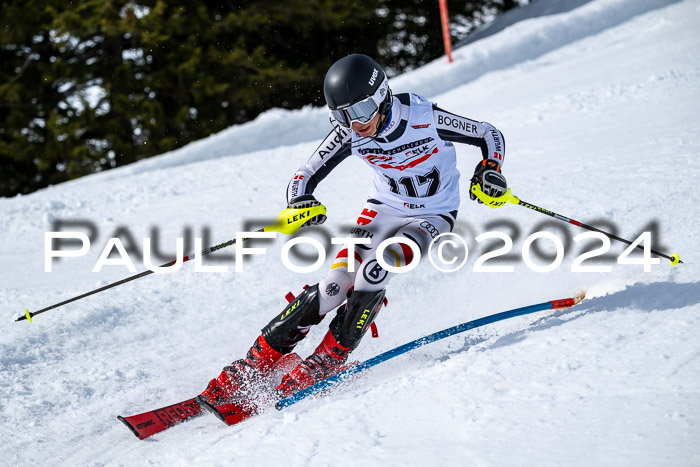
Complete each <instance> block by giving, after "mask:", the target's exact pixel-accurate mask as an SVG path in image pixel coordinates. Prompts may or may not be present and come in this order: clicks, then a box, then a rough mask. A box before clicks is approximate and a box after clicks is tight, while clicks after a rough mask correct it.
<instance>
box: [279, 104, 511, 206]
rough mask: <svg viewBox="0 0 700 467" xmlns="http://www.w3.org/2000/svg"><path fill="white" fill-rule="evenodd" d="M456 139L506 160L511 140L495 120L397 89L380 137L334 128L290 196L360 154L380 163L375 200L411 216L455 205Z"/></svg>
mask: <svg viewBox="0 0 700 467" xmlns="http://www.w3.org/2000/svg"><path fill="white" fill-rule="evenodd" d="M452 142H459V143H466V144H471V145H474V146H478V147H480V148H481V154H482V157H483V158H484V159H494V160H496V161H498V162H499V163H500V164H501V166H502V165H503V161H504V156H505V141H504V139H503V135H502V134H501V132H500V131H498V130H497V129H496V128H495V127H494V126H492V125H491V124H489V123H486V122H476V121H474V120H470V119H468V118H464V117H460V116H459V115H455V114H452V113H449V112H446V111H444V110H442V109H440V108H438V107H437V106H436V105H435V104H433V103H432V102H430V101H428V100H427V99H425V98H423V97H421V96H418V95H416V94H397V95H395V96H394V102H393V105H392V108H391V114H390V120H389V123H388V124H387V125H386V127H385V128H383V129H382V131H381V132H380V134H379V135H378V136H377V137H376V138H361V137H360V136H358V135H357V134H356V133H355V132H354V131H348V130H345V129H343V127H341V126H337V127H336V128H334V129H333V130H332V131H331V132H330V133H329V134H328V136H327V137H326V139H325V140H324V141H323V142H322V143H321V145H320V146H319V147H318V148H317V149H316V150H315V151H314V153H313V154H312V155H311V158H310V159H309V160H308V161H307V162H306V164H304V166H302V167H301V168H299V170H297V172H296V173H295V174H294V176H293V177H292V180H291V181H290V183H289V185H288V187H287V201H288V202H289V201H292V200H293V199H294V198H296V197H298V196H301V195H305V194H311V193H313V191H314V189H315V188H316V185H317V184H318V183H319V182H320V181H321V180H322V179H323V178H324V177H326V175H328V174H329V173H330V171H331V170H333V169H334V168H335V167H336V166H337V165H338V164H339V163H340V162H342V161H343V160H344V159H345V158H346V157H348V156H350V155H354V156H357V157H359V158H361V159H362V160H363V161H365V162H366V163H367V164H369V166H370V167H372V169H374V185H373V187H372V190H371V192H370V193H369V201H370V202H375V203H381V204H385V205H387V206H390V207H392V208H394V209H396V210H399V211H401V212H403V213H405V214H406V215H409V216H416V215H423V214H439V213H445V212H450V211H454V210H456V209H457V208H458V207H459V171H458V170H457V161H456V155H455V149H454V146H453V145H452Z"/></svg>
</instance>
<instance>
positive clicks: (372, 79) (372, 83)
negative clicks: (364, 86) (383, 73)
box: [369, 68, 379, 86]
mask: <svg viewBox="0 0 700 467" xmlns="http://www.w3.org/2000/svg"><path fill="white" fill-rule="evenodd" d="M377 76H379V70H377V69H376V68H375V69H374V71H373V72H372V77H371V78H370V79H369V85H370V86H374V81H375V80H376V79H377Z"/></svg>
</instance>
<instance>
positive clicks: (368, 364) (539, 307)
mask: <svg viewBox="0 0 700 467" xmlns="http://www.w3.org/2000/svg"><path fill="white" fill-rule="evenodd" d="M580 301H581V298H578V297H577V298H565V299H561V300H553V301H551V302H543V303H538V304H536V305H530V306H525V307H522V308H515V309H513V310H508V311H503V312H501V313H496V314H494V315H490V316H485V317H483V318H479V319H475V320H473V321H468V322H466V323H462V324H458V325H457V326H453V327H451V328H448V329H443V330H442V331H438V332H436V333H433V334H430V335H428V336H425V337H421V338H420V339H416V340H414V341H411V342H409V343H407V344H404V345H401V346H399V347H396V348H394V349H391V350H388V351H386V352H384V353H382V354H379V355H377V356H376V357H372V358H370V359H369V360H365V361H364V362H362V363H358V364H357V365H354V366H351V367H350V368H348V369H346V370H344V371H341V372H340V373H338V374H336V375H334V376H331V377H330V378H327V379H324V380H323V381H319V382H318V383H316V384H314V385H313V386H309V387H308V388H306V389H304V390H302V391H299V392H297V393H295V394H293V395H291V396H289V397H287V398H285V399H282V400H280V401H279V402H277V404H275V407H276V408H277V410H282V409H283V408H285V407H289V406H290V405H293V404H296V403H297V402H299V401H300V400H303V399H306V398H307V397H309V396H310V395H312V394H316V393H317V392H320V391H323V390H324V389H328V388H330V387H332V386H335V385H337V384H339V383H341V382H343V381H344V380H346V379H348V378H350V377H351V376H352V375H356V374H357V373H360V372H362V371H365V370H367V369H368V368H372V367H373V366H375V365H378V364H380V363H382V362H384V361H386V360H389V359H392V358H394V357H398V356H399V355H403V354H405V353H406V352H408V351H411V350H413V349H416V348H418V347H421V346H423V345H425V344H429V343H431V342H435V341H438V340H440V339H444V338H446V337H449V336H453V335H455V334H459V333H460V332H464V331H468V330H470V329H474V328H478V327H480V326H485V325H487V324H491V323H495V322H496V321H503V320H504V319H509V318H515V317H516V316H523V315H527V314H530V313H536V312H538V311H544V310H552V309H560V308H569V307H572V306H574V305H576V304H577V303H578V302H580Z"/></svg>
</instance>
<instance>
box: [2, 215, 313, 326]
mask: <svg viewBox="0 0 700 467" xmlns="http://www.w3.org/2000/svg"><path fill="white" fill-rule="evenodd" d="M325 213H326V207H325V206H323V205H319V206H313V207H310V208H287V209H285V210H284V211H282V212H281V213H280V214H279V215H278V216H277V219H275V222H273V223H272V224H270V225H268V226H267V227H263V228H262V229H259V230H256V232H280V233H283V234H286V235H291V234H293V233H294V232H296V231H297V230H299V228H300V227H302V226H303V225H304V224H305V223H306V222H308V220H309V219H311V218H313V217H315V216H318V215H322V214H325ZM243 240H246V239H245V238H244V239H243ZM235 243H236V239H235V238H234V239H231V240H229V241H227V242H224V243H220V244H218V245H215V246H212V247H208V248H205V249H204V250H202V252H201V253H200V256H204V255H208V254H209V253H213V252H215V251H218V250H221V249H222V248H226V247H227V246H231V245H234V244H235ZM196 256H197V255H196V254H195V253H190V254H189V255H187V256H185V257H184V258H183V259H182V262H183V263H184V262H186V261H189V260H191V259H194V258H195V257H196ZM175 263H177V260H173V261H170V262H169V263H165V264H163V265H162V266H160V267H162V268H163V267H168V266H172V265H174V264H175ZM149 274H153V271H152V270H150V269H148V270H146V271H143V272H140V273H138V274H136V275H133V276H131V277H127V278H126V279H122V280H120V281H117V282H114V283H112V284H108V285H105V286H104V287H100V288H99V289H95V290H92V291H90V292H87V293H84V294H82V295H78V296H77V297H73V298H69V299H68V300H64V301H62V302H60V303H56V304H55V305H51V306H48V307H46V308H42V309H41V310H38V311H34V312H30V311H29V309H27V310H26V312H25V314H24V315H22V316H20V317H19V318H17V319H15V322H17V321H22V320H25V319H26V320H27V321H29V322H30V323H31V322H32V317H34V316H36V315H38V314H40V313H44V312H45V311H49V310H53V309H54V308H58V307H60V306H63V305H66V304H68V303H71V302H75V301H76V300H80V299H81V298H85V297H89V296H90V295H94V294H96V293H99V292H102V291H104V290H107V289H111V288H112V287H116V286H118V285H122V284H125V283H127V282H131V281H133V280H136V279H140V278H141V277H145V276H148V275H149Z"/></svg>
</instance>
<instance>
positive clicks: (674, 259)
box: [671, 253, 683, 266]
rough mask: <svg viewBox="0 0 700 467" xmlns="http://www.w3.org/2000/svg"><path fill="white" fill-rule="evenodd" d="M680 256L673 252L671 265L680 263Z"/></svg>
mask: <svg viewBox="0 0 700 467" xmlns="http://www.w3.org/2000/svg"><path fill="white" fill-rule="evenodd" d="M682 262H683V261H681V257H680V256H679V255H678V253H673V254H672V255H671V266H676V265H677V264H678V263H682Z"/></svg>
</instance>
